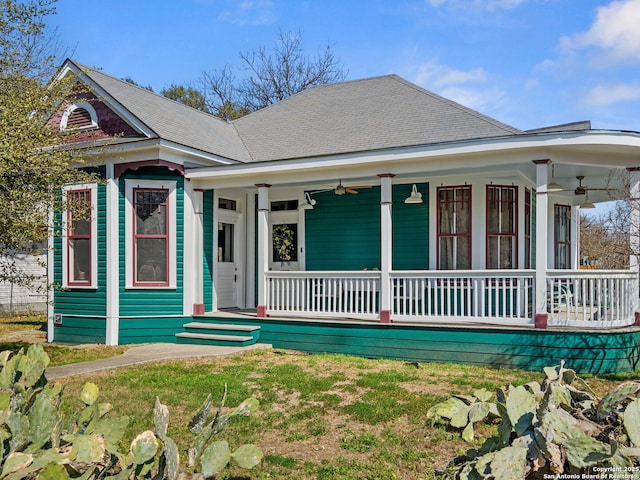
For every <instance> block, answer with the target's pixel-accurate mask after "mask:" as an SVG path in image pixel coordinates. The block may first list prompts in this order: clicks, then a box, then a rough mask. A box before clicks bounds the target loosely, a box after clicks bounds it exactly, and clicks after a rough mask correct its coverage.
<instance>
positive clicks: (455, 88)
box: [413, 62, 505, 111]
mask: <svg viewBox="0 0 640 480" xmlns="http://www.w3.org/2000/svg"><path fill="white" fill-rule="evenodd" d="M487 81H488V78H487V73H486V72H485V70H484V69H483V68H474V69H472V70H467V71H465V70H458V69H455V68H451V67H449V66H447V65H442V64H439V63H436V62H429V63H425V64H422V65H420V66H419V67H418V68H417V69H416V73H415V75H414V77H413V82H414V83H416V84H418V85H420V86H421V87H424V88H426V89H427V90H431V91H433V92H436V93H438V95H442V96H443V97H445V98H448V99H450V100H454V101H456V102H458V103H460V104H462V105H464V106H466V107H469V108H473V109H476V110H480V111H484V110H487V109H493V108H494V107H495V106H496V105H497V104H499V103H500V102H501V101H502V100H503V99H504V97H505V95H504V92H503V91H501V90H500V89H498V88H495V87H486V83H487Z"/></svg>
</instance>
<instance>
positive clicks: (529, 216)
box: [522, 187, 533, 269]
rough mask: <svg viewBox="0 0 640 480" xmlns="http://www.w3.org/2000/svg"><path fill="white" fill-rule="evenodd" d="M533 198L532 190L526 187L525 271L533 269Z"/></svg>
mask: <svg viewBox="0 0 640 480" xmlns="http://www.w3.org/2000/svg"><path fill="white" fill-rule="evenodd" d="M532 200H533V196H532V191H531V189H529V188H527V187H525V189H524V200H523V202H524V231H523V232H522V239H523V241H524V245H523V248H524V258H523V262H524V264H523V267H524V268H525V269H530V268H531V264H532V262H531V260H532V255H531V252H532V249H531V247H532V246H533V245H532V244H531V239H532V236H533V208H532V207H533V201H532Z"/></svg>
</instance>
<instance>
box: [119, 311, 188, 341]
mask: <svg viewBox="0 0 640 480" xmlns="http://www.w3.org/2000/svg"><path fill="white" fill-rule="evenodd" d="M190 319H191V317H162V316H161V315H159V316H157V317H144V318H142V317H140V318H121V319H120V330H119V343H120V344H130V343H153V342H163V343H176V336H175V335H176V333H178V332H183V331H184V328H183V325H184V324H185V323H188V322H189V320H190Z"/></svg>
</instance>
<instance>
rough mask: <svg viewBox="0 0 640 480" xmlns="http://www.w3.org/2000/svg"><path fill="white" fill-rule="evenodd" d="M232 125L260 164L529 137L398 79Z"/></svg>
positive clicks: (273, 109)
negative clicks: (496, 138)
mask: <svg viewBox="0 0 640 480" xmlns="http://www.w3.org/2000/svg"><path fill="white" fill-rule="evenodd" d="M233 124H234V126H235V127H236V129H237V130H238V133H239V134H240V137H241V138H242V139H243V141H244V144H245V145H246V147H247V148H248V150H249V152H250V154H251V157H252V159H253V161H263V160H276V159H285V158H301V157H312V156H317V155H331V154H338V153H346V152H358V151H365V150H376V149H384V148H394V147H402V146H412V145H426V144H435V143H441V142H451V141H459V140H468V139H474V138H487V137H499V136H505V135H517V134H521V133H522V131H520V130H518V129H516V128H513V127H511V126H509V125H506V124H504V123H501V122H498V121H497V120H494V119H492V118H490V117H487V116H486V115H483V114H481V113H478V112H476V111H474V110H471V109H469V108H467V107H464V106H462V105H460V104H458V103H455V102H453V101H451V100H447V99H445V98H443V97H440V96H438V95H436V94H434V93H432V92H429V91H427V90H424V89H422V88H420V87H418V86H417V85H414V84H412V83H410V82H408V81H406V80H404V79H402V78H400V77H398V76H397V75H387V76H383V77H375V78H370V79H365V80H356V81H350V82H343V83H336V84H331V85H323V86H319V87H315V88H311V89H309V90H305V91H303V92H300V93H298V94H296V95H294V96H292V97H289V98H287V99H285V100H283V101H281V102H279V103H276V104H274V105H271V106H269V107H267V108H264V109H262V110H258V111H257V112H254V113H252V114H250V115H247V116H245V117H242V118H240V119H238V120H236V121H234V122H233Z"/></svg>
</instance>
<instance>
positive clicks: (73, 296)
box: [53, 184, 107, 340]
mask: <svg viewBox="0 0 640 480" xmlns="http://www.w3.org/2000/svg"><path fill="white" fill-rule="evenodd" d="M97 194H98V198H97V212H96V214H97V222H98V225H97V228H98V239H97V240H98V251H97V252H96V254H97V256H98V257H97V264H98V285H97V289H79V288H75V289H74V288H71V289H67V290H62V289H60V288H56V289H55V290H54V294H53V295H54V313H57V314H65V315H78V316H86V317H99V316H105V315H106V309H107V307H106V305H107V303H106V302H107V255H106V248H107V247H106V242H107V215H106V201H107V200H106V198H107V192H106V186H105V185H103V184H98V191H97ZM61 218H62V217H61V214H58V215H57V221H58V222H59V221H60V220H61ZM53 245H54V253H53V262H54V264H53V271H54V273H53V281H54V284H55V285H62V248H63V242H62V237H61V236H60V235H56V237H55V238H54V241H53ZM103 336H104V335H103ZM56 340H59V339H58V338H57V337H56Z"/></svg>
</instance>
